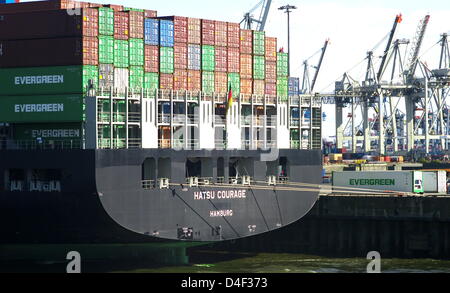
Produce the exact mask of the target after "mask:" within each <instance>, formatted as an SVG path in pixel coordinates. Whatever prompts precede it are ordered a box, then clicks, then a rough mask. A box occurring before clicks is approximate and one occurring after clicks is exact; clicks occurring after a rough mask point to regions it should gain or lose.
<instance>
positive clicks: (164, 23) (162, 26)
mask: <svg viewBox="0 0 450 293" xmlns="http://www.w3.org/2000/svg"><path fill="white" fill-rule="evenodd" d="M173 34H174V27H173V21H171V20H161V21H160V22H159V45H160V46H161V47H173V44H174V38H173Z"/></svg>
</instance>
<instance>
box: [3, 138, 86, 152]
mask: <svg viewBox="0 0 450 293" xmlns="http://www.w3.org/2000/svg"><path fill="white" fill-rule="evenodd" d="M83 147H84V142H83V140H51V139H44V140H42V141H37V140H14V141H11V140H7V141H5V142H3V143H0V149H6V150H72V149H82V148H83Z"/></svg>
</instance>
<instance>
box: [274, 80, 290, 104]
mask: <svg viewBox="0 0 450 293" xmlns="http://www.w3.org/2000/svg"><path fill="white" fill-rule="evenodd" d="M277 96H278V97H279V98H281V100H282V101H287V97H288V78H287V77H279V78H278V79H277Z"/></svg>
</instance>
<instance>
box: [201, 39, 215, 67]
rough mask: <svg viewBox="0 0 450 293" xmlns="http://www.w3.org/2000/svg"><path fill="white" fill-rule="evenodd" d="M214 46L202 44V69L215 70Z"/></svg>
mask: <svg viewBox="0 0 450 293" xmlns="http://www.w3.org/2000/svg"><path fill="white" fill-rule="evenodd" d="M215 51H216V50H215V48H214V46H208V45H203V46H202V70H204V71H214V70H215V68H216V59H215Z"/></svg>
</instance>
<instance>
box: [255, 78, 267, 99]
mask: <svg viewBox="0 0 450 293" xmlns="http://www.w3.org/2000/svg"><path fill="white" fill-rule="evenodd" d="M265 91H266V89H265V82H264V80H254V81H253V93H254V94H255V95H261V96H262V95H264V94H265Z"/></svg>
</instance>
